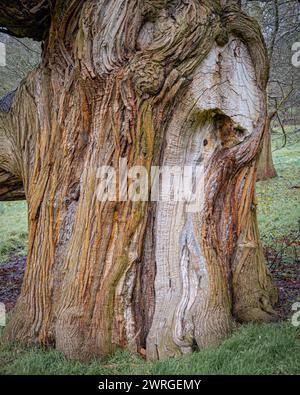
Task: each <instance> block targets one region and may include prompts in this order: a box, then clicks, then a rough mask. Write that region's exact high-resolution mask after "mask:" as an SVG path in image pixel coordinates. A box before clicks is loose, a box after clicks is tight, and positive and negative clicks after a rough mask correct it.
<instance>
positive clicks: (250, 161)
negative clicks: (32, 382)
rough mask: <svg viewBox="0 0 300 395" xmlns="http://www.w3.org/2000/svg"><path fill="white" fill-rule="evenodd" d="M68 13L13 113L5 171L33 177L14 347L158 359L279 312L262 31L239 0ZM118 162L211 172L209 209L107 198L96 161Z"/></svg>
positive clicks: (207, 177) (27, 182) (89, 6)
mask: <svg viewBox="0 0 300 395" xmlns="http://www.w3.org/2000/svg"><path fill="white" fill-rule="evenodd" d="M56 4H57V5H56V7H55V8H54V9H53V10H52V19H51V27H50V31H49V34H48V38H47V41H46V42H45V45H44V53H43V60H42V63H41V65H40V67H39V68H38V69H37V70H35V71H34V72H33V73H32V74H31V75H29V76H28V78H27V80H26V81H25V82H24V83H23V84H22V86H21V87H20V88H19V89H18V91H17V93H16V96H15V98H14V102H13V105H12V108H11V110H10V111H9V113H7V114H1V120H2V124H1V125H2V128H1V130H0V133H1V134H2V139H3V141H4V142H5V144H4V145H3V146H5V147H6V149H5V151H6V152H7V151H9V154H8V155H7V154H6V155H4V153H2V155H1V154H0V168H3V169H4V170H5V171H8V172H10V173H12V174H14V175H16V176H18V177H21V178H22V180H23V183H24V188H25V193H26V198H27V202H28V207H29V248H28V261H27V267H26V273H25V278H24V283H23V287H22V292H21V296H20V298H19V300H18V303H17V306H16V308H15V310H14V312H13V315H12V318H11V320H10V322H9V325H8V327H7V328H6V332H5V336H6V338H7V339H9V340H20V341H22V342H28V343H32V342H36V343H42V344H46V345H47V344H50V345H55V346H56V347H57V348H58V349H59V350H62V351H63V352H64V353H65V354H66V355H67V356H68V357H71V358H79V359H85V360H86V359H90V358H92V357H95V356H105V355H107V354H108V353H111V352H112V351H114V350H115V349H116V347H119V346H121V347H128V348H129V349H130V350H132V351H139V350H140V349H141V348H145V349H146V354H147V357H148V358H149V359H157V358H164V357H168V356H174V355H178V354H182V353H186V352H189V351H191V350H192V349H194V347H195V346H198V347H199V348H202V347H206V346H209V345H213V344H218V343H219V342H220V341H222V340H223V339H224V338H225V337H226V336H228V335H229V334H230V332H231V328H232V325H233V322H234V320H239V321H245V322H248V321H269V320H272V319H274V316H275V313H274V311H273V309H272V306H273V304H274V303H275V301H276V298H277V292H276V290H275V288H274V286H273V283H272V280H271V277H270V274H269V272H268V270H267V267H266V264H265V260H264V258H263V255H262V249H261V245H260V241H259V235H258V230H257V225H256V203H255V190H254V188H255V179H256V165H257V156H258V154H259V150H260V147H261V143H262V139H263V136H264V134H265V133H267V131H266V128H265V124H266V114H267V109H266V93H265V90H266V83H267V78H268V63H267V54H266V49H265V45H264V43H263V39H262V36H261V34H260V31H259V28H258V26H257V25H256V24H255V22H254V21H253V20H252V19H251V18H249V17H247V16H246V15H244V14H242V13H241V12H240V9H239V7H238V6H237V5H236V4H235V2H234V1H229V2H228V1H227V2H224V1H221V2H218V1H215V0H214V1H211V0H206V1H201V2H199V1H198V0H188V1H175V2H173V1H162V0H156V1H146V0H143V1H142V0H139V1H138V0H126V1H125V0H111V1H110V2H106V1H104V0H103V1H97V2H95V1H92V0H87V1H85V2H82V1H78V0H77V1H68V2H64V4H66V5H65V7H62V6H59V5H60V2H57V3H56ZM39 34H40V33H39ZM11 147H13V151H12V150H11ZM120 158H125V159H126V160H127V163H128V167H129V168H130V167H132V166H136V165H138V166H144V167H145V168H146V169H147V171H150V168H151V166H174V165H177V166H186V165H190V166H195V165H196V164H201V165H203V166H202V169H203V171H202V173H201V174H200V178H201V179H202V182H203V183H204V190H203V194H202V195H201V196H200V197H199V198H200V200H201V210H199V211H196V212H188V210H187V205H188V201H187V200H185V201H180V202H176V201H158V202H152V201H151V199H143V200H141V201H132V200H129V199H128V200H126V199H116V200H115V201H109V200H108V201H99V199H98V198H97V188H98V187H99V178H98V176H99V172H98V170H99V166H104V165H105V166H113V167H114V168H117V167H118V165H119V161H120ZM123 182H124V180H123V179H122V180H121V179H120V180H119V181H118V183H119V184H121V183H123ZM149 189H150V188H149ZM123 192H124V190H123ZM125 192H126V189H125ZM149 196H150V190H149ZM146 200H148V201H146Z"/></svg>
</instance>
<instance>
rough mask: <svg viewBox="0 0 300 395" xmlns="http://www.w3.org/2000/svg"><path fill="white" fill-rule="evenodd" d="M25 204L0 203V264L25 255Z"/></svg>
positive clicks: (26, 236) (26, 232) (26, 231)
mask: <svg viewBox="0 0 300 395" xmlns="http://www.w3.org/2000/svg"><path fill="white" fill-rule="evenodd" d="M27 239H28V229H27V204H26V203H25V202H0V263H1V262H3V261H5V260H7V259H8V257H9V256H10V255H12V254H15V255H26V253H27Z"/></svg>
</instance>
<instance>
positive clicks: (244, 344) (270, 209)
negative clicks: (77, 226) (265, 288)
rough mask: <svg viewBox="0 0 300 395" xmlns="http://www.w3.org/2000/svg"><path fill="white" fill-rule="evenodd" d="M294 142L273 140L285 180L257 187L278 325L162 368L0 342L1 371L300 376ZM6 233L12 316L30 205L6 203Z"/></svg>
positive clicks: (0, 217)
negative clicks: (78, 358) (73, 357)
mask: <svg viewBox="0 0 300 395" xmlns="http://www.w3.org/2000/svg"><path fill="white" fill-rule="evenodd" d="M290 136H291V137H290ZM290 136H288V139H287V144H286V146H285V147H284V148H281V149H278V148H280V147H281V145H282V139H281V137H279V135H278V134H275V135H274V138H273V149H274V152H273V157H274V163H275V167H276V169H277V172H278V177H277V178H275V179H272V180H269V181H261V182H258V183H257V201H258V219H259V227H260V233H261V239H262V243H263V246H264V251H265V255H266V258H267V260H268V265H269V267H270V270H271V272H272V275H273V277H274V280H275V282H276V285H277V287H278V288H279V291H280V301H279V303H278V305H277V306H276V310H277V312H278V315H279V322H278V323H275V324H268V325H255V324H251V325H242V326H239V327H237V328H236V330H235V332H234V334H233V335H232V336H231V337H230V338H229V339H228V340H226V341H225V342H224V343H223V344H222V345H221V346H220V347H218V348H213V349H208V350H205V351H201V352H197V353H194V354H192V355H189V356H186V357H182V358H174V359H170V360H168V361H164V362H156V363H145V361H144V360H143V359H142V358H141V357H138V356H133V355H130V354H129V353H128V352H125V351H119V352H117V353H116V354H114V355H113V356H112V357H110V358H108V359H106V360H105V361H101V362H100V361H94V362H92V363H90V364H81V363H79V362H70V361H66V359H65V358H64V356H63V355H62V354H61V353H59V352H58V351H55V350H45V349H42V348H37V347H36V348H24V347H21V346H19V345H17V344H13V345H9V346H7V345H4V344H2V345H1V344H0V373H2V374H18V373H19V374H185V373H186V374H300V327H298V328H296V327H294V326H293V325H292V323H291V320H290V318H291V316H292V314H293V311H292V305H293V303H295V302H297V301H300V292H299V291H300V273H299V263H300V237H299V234H300V142H299V141H298V142H297V138H298V137H299V136H297V134H293V135H290ZM0 229H1V233H0V302H2V303H5V305H6V309H7V310H8V311H9V310H11V309H12V307H13V306H14V304H15V301H16V299H17V296H18V294H19V291H20V285H21V281H22V275H23V271H24V266H25V262H26V240H27V233H26V232H27V231H26V229H27V221H26V203H25V202H18V203H0ZM299 324H300V322H299Z"/></svg>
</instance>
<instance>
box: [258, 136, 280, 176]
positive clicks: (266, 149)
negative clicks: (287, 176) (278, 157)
mask: <svg viewBox="0 0 300 395" xmlns="http://www.w3.org/2000/svg"><path fill="white" fill-rule="evenodd" d="M274 177H277V172H276V169H275V166H274V163H273V156H272V145H271V132H270V130H269V131H268V133H266V134H265V137H264V141H263V148H262V151H261V154H260V157H259V161H258V168H257V181H264V180H269V179H270V178H274Z"/></svg>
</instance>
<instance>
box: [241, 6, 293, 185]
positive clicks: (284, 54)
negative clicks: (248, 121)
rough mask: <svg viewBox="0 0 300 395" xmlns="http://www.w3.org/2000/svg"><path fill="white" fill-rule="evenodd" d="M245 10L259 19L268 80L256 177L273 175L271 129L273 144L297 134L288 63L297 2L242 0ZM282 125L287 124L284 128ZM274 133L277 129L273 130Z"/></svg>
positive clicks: (290, 71)
mask: <svg viewBox="0 0 300 395" xmlns="http://www.w3.org/2000/svg"><path fill="white" fill-rule="evenodd" d="M243 7H244V8H245V10H246V11H247V12H248V13H249V14H250V15H251V16H253V17H254V18H256V19H257V21H258V22H259V24H260V26H261V29H262V32H263V35H264V38H265V40H266V44H267V48H268V54H269V61H270V81H269V85H268V101H269V118H270V133H269V134H266V135H265V142H264V145H263V150H262V153H261V160H260V162H259V167H258V179H259V180H266V179H269V178H272V177H275V176H276V170H275V167H274V164H273V161H272V145H271V131H272V130H273V135H274V131H275V130H277V131H278V129H279V130H280V131H281V134H282V136H281V137H279V138H278V139H276V140H277V141H276V146H275V149H276V148H280V147H283V146H284V145H285V144H286V143H287V141H288V140H291V142H293V141H295V139H298V137H299V122H300V119H299V111H298V108H299V105H300V101H299V100H300V97H299V88H300V75H299V69H298V68H296V67H295V66H293V64H292V56H293V51H292V45H293V43H295V42H298V41H299V40H300V34H299V33H300V23H299V22H300V5H299V2H298V1H296V0H267V1H259V0H257V1H256V0H255V1H251V2H250V1H243ZM285 125H289V127H290V129H291V130H289V132H287V130H286V127H285ZM277 133H278V132H277Z"/></svg>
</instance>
